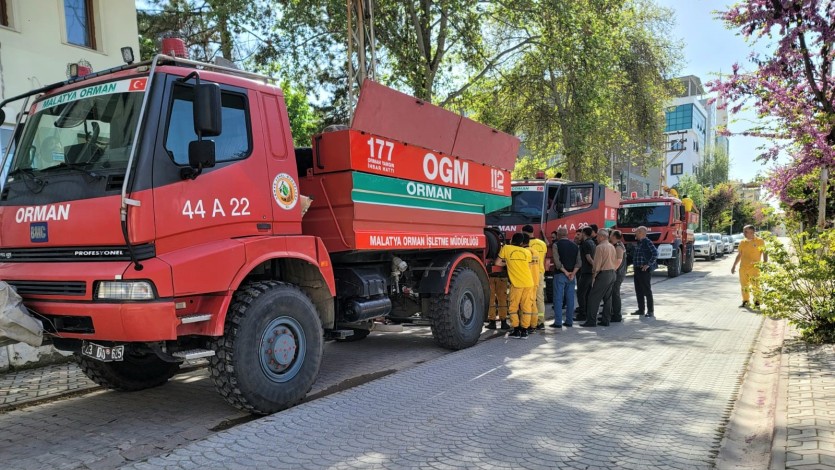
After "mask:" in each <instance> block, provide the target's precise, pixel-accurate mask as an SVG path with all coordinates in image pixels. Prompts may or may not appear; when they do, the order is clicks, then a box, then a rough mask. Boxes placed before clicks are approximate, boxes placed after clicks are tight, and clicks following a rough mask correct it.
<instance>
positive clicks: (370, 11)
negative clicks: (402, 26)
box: [346, 0, 377, 120]
mask: <svg viewBox="0 0 835 470" xmlns="http://www.w3.org/2000/svg"><path fill="white" fill-rule="evenodd" d="M346 5H347V7H348V15H347V18H348V41H347V43H348V100H349V104H350V106H351V108H352V109H353V108H354V107H355V106H356V104H357V100H358V99H359V93H360V87H362V82H363V81H364V80H365V79H366V78H370V79H372V80H374V79H376V75H377V73H376V64H377V48H376V38H375V36H374V0H347V4H346ZM351 119H352V120H353V116H352V117H351Z"/></svg>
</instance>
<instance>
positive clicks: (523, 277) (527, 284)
mask: <svg viewBox="0 0 835 470" xmlns="http://www.w3.org/2000/svg"><path fill="white" fill-rule="evenodd" d="M524 242H525V236H524V235H523V234H521V233H515V234H513V238H511V239H510V244H509V245H505V246H503V247H502V249H501V251H499V259H498V260H496V265H497V266H504V265H506V266H507V277H508V279H509V280H510V303H509V304H508V307H507V310H508V314H509V315H510V324H511V325H512V326H513V332H512V333H511V334H510V337H511V338H517V339H519V338H521V339H527V338H528V327H530V314H531V313H534V315H535V312H531V311H530V307H531V304H532V301H531V298H530V294H531V291H532V290H533V287H534V282H533V277H531V268H530V264H531V262H532V261H533V257H532V256H531V252H530V250H528V249H527V248H524V247H522V245H523V244H524Z"/></svg>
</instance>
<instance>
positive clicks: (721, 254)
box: [708, 233, 725, 258]
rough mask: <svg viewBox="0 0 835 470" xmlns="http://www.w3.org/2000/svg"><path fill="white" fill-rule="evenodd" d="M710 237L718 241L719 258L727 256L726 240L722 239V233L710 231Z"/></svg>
mask: <svg viewBox="0 0 835 470" xmlns="http://www.w3.org/2000/svg"><path fill="white" fill-rule="evenodd" d="M708 235H710V239H711V240H714V241H715V242H716V256H718V257H719V258H724V257H725V242H723V241H722V234H721V233H709V234H708Z"/></svg>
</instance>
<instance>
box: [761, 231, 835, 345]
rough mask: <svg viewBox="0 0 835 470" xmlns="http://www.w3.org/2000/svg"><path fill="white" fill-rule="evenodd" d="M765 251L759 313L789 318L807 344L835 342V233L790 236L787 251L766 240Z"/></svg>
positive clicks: (776, 243) (778, 243)
mask: <svg viewBox="0 0 835 470" xmlns="http://www.w3.org/2000/svg"><path fill="white" fill-rule="evenodd" d="M766 252H767V253H768V260H769V262H768V263H764V264H762V265H761V270H762V273H761V275H760V285H761V291H762V294H761V297H762V299H761V303H762V312H763V313H764V314H766V315H770V316H773V317H777V318H786V319H788V320H789V322H791V323H792V324H794V325H795V326H796V327H797V328H798V330H799V331H800V333H801V337H802V338H803V339H805V340H807V341H810V342H813V343H833V342H835V230H827V231H823V232H821V233H814V232H813V233H806V232H801V233H798V234H795V235H792V236H791V243H790V247H788V248H787V247H785V246H783V244H782V243H780V242H779V241H778V240H777V239H776V238H774V237H768V238H767V239H766Z"/></svg>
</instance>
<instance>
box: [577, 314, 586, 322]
mask: <svg viewBox="0 0 835 470" xmlns="http://www.w3.org/2000/svg"><path fill="white" fill-rule="evenodd" d="M574 321H586V316H585V315H580V316H577V317H574Z"/></svg>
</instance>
